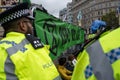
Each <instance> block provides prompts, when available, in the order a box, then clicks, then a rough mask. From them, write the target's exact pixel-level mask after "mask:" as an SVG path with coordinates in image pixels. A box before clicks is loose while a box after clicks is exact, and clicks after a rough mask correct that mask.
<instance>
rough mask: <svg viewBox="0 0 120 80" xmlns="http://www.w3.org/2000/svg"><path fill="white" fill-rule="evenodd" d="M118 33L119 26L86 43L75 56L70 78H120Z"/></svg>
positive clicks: (97, 79)
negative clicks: (75, 61) (74, 64)
mask: <svg viewBox="0 0 120 80" xmlns="http://www.w3.org/2000/svg"><path fill="white" fill-rule="evenodd" d="M96 24H97V23H96ZM118 34H120V28H117V29H115V30H113V31H111V32H109V33H107V34H105V35H104V36H100V37H99V39H94V40H95V41H94V42H92V43H91V44H88V45H86V47H85V49H84V50H83V51H82V52H81V53H80V54H79V55H78V57H77V60H78V62H77V64H76V67H75V69H74V72H73V76H72V80H120V70H119V67H120V60H119V59H120V37H119V36H118ZM76 74H77V75H76Z"/></svg>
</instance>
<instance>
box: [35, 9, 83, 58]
mask: <svg viewBox="0 0 120 80" xmlns="http://www.w3.org/2000/svg"><path fill="white" fill-rule="evenodd" d="M35 29H36V34H37V36H38V37H39V38H40V39H41V40H42V42H43V43H44V44H47V45H50V51H51V54H50V56H51V58H52V59H53V60H54V59H56V58H57V57H58V56H60V55H61V53H63V52H64V51H65V50H67V49H68V48H70V47H71V46H73V45H75V44H80V43H83V42H84V30H83V29H81V28H80V27H78V26H75V25H72V24H69V23H66V22H63V21H61V20H60V19H58V18H56V17H54V16H52V15H50V14H47V13H45V12H43V11H41V10H39V9H36V10H35Z"/></svg>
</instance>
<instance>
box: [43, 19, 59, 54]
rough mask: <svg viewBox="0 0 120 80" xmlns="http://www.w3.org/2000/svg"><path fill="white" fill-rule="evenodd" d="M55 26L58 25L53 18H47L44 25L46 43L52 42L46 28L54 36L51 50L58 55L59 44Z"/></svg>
mask: <svg viewBox="0 0 120 80" xmlns="http://www.w3.org/2000/svg"><path fill="white" fill-rule="evenodd" d="M55 27H56V25H55V24H54V23H53V22H52V21H51V20H46V21H45V23H44V26H43V28H44V35H45V40H46V44H50V42H49V39H48V35H47V33H46V31H45V30H47V31H48V32H49V33H50V34H51V35H52V36H51V37H52V46H51V48H50V51H51V53H52V54H53V55H54V56H57V46H58V45H57V40H56V38H55V36H54V31H55V30H54V29H55Z"/></svg>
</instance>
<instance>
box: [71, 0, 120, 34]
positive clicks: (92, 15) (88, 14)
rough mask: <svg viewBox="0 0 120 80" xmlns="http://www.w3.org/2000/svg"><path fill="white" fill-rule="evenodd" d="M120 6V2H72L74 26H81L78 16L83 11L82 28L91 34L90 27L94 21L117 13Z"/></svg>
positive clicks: (118, 0)
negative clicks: (107, 14)
mask: <svg viewBox="0 0 120 80" xmlns="http://www.w3.org/2000/svg"><path fill="white" fill-rule="evenodd" d="M119 4H120V0H72V8H71V13H72V15H73V24H76V25H78V24H79V21H78V19H77V16H78V14H79V11H81V13H82V20H81V27H82V28H84V29H86V30H87V32H88V33H89V27H90V25H91V23H92V22H93V21H94V20H96V19H98V20H101V17H102V16H103V15H105V14H106V13H109V12H111V11H117V8H118V7H119Z"/></svg>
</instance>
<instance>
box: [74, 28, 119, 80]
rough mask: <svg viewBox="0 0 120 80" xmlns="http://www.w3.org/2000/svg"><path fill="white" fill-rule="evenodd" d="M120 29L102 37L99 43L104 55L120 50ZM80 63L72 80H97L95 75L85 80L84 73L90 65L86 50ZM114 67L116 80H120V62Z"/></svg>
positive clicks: (79, 59)
mask: <svg viewBox="0 0 120 80" xmlns="http://www.w3.org/2000/svg"><path fill="white" fill-rule="evenodd" d="M119 34H120V28H118V29H116V30H114V31H112V32H110V33H108V34H106V35H104V36H102V37H101V38H100V39H99V41H100V44H101V46H102V48H103V51H104V53H107V52H109V51H110V50H112V49H115V48H120V37H119ZM77 60H78V62H77V64H76V67H75V69H74V72H73V76H72V80H96V78H95V76H94V74H93V75H92V76H91V77H89V78H88V79H86V78H85V74H84V71H85V69H86V67H87V65H88V64H89V56H88V53H87V52H86V51H85V50H84V51H83V52H82V53H80V54H79V55H78V58H77ZM111 65H112V68H113V71H114V78H115V80H120V70H119V67H120V60H117V61H116V62H114V63H113V64H111Z"/></svg>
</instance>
